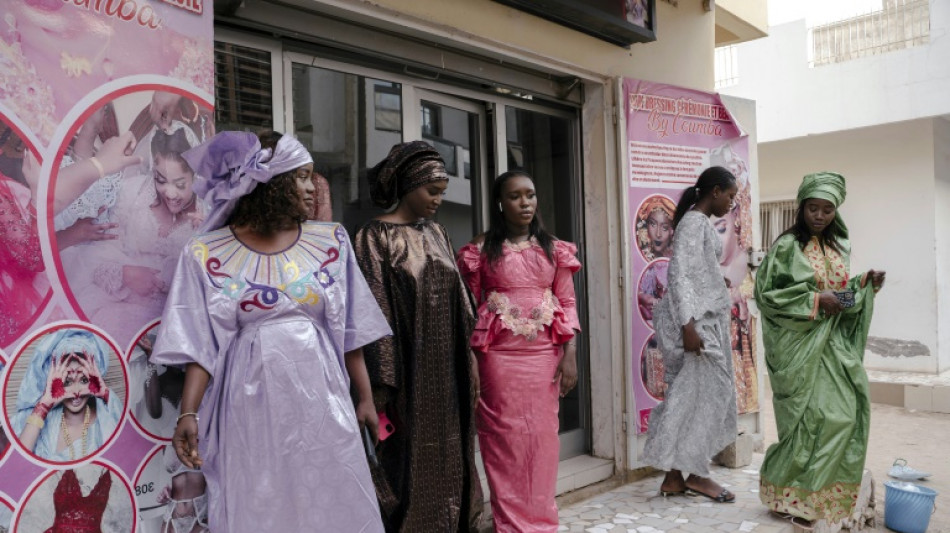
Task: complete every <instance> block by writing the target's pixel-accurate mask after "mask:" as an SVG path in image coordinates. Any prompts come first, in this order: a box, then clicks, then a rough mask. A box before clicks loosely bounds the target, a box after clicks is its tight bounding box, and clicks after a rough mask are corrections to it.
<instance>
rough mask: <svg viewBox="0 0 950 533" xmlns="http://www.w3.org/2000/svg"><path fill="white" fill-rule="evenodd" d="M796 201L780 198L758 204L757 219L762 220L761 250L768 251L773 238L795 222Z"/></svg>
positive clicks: (776, 237) (773, 240)
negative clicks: (758, 216)
mask: <svg viewBox="0 0 950 533" xmlns="http://www.w3.org/2000/svg"><path fill="white" fill-rule="evenodd" d="M797 212H798V202H796V201H795V200H781V201H778V202H762V203H760V204H759V215H760V218H759V220H761V221H762V243H761V244H762V250H764V251H768V249H769V248H771V247H772V243H773V242H775V239H778V237H779V235H781V234H782V232H784V231H785V230H787V229H788V228H790V227H792V224H794V223H795V215H796V213H797Z"/></svg>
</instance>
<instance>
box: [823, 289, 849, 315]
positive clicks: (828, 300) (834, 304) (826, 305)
mask: <svg viewBox="0 0 950 533" xmlns="http://www.w3.org/2000/svg"><path fill="white" fill-rule="evenodd" d="M818 307H819V308H821V310H822V311H824V312H825V315H827V316H835V315H837V314H838V313H840V312H841V311H842V309H844V306H842V305H841V301H839V300H838V297H837V296H835V293H834V292H832V291H824V292H822V293H821V294H819V295H818Z"/></svg>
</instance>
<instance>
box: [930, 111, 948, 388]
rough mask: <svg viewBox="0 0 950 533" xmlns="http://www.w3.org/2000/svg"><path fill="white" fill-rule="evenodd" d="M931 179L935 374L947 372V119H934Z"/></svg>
mask: <svg viewBox="0 0 950 533" xmlns="http://www.w3.org/2000/svg"><path fill="white" fill-rule="evenodd" d="M933 130H934V176H935V178H936V179H935V194H934V206H935V210H936V223H937V225H936V232H937V247H936V248H937V250H936V255H937V271H936V276H937V321H938V324H941V325H942V327H940V329H939V330H938V331H937V346H938V351H939V357H938V359H939V362H938V372H944V371H946V370H950V118H946V117H944V118H935V119H934V121H933Z"/></svg>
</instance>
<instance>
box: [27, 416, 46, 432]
mask: <svg viewBox="0 0 950 533" xmlns="http://www.w3.org/2000/svg"><path fill="white" fill-rule="evenodd" d="M26 423H27V424H29V425H31V426H34V427H36V428H37V429H43V426H45V425H46V422H44V421H43V419H42V418H40V417H38V416H36V415H30V416H28V417H26Z"/></svg>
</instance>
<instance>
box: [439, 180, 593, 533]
mask: <svg viewBox="0 0 950 533" xmlns="http://www.w3.org/2000/svg"><path fill="white" fill-rule="evenodd" d="M492 198H493V199H494V201H495V202H496V203H497V210H496V209H492V210H491V211H492V215H491V225H490V227H489V230H488V231H487V232H486V233H485V234H483V235H480V236H478V237H476V238H475V240H474V241H472V242H471V243H469V244H467V245H465V246H464V247H463V248H462V249H461V250H460V251H459V259H458V263H459V270H460V271H461V273H462V276H463V277H464V278H465V280H466V282H467V283H468V285H469V287H470V288H471V289H472V292H473V293H474V294H475V297H476V299H477V300H478V303H479V308H478V322H477V324H476V325H475V332H474V334H473V335H472V340H471V345H472V349H473V350H474V351H475V353H476V355H477V358H478V368H479V370H478V374H479V381H480V382H481V391H480V393H481V394H480V400H479V403H478V412H477V423H478V439H479V443H480V444H481V453H482V459H483V460H484V463H485V472H486V473H487V475H488V484H489V486H490V487H491V507H492V514H493V516H494V521H495V530H496V531H498V532H500V533H506V532H542V531H543V532H552V531H557V527H558V516H557V505H556V504H555V502H554V492H555V485H556V483H557V466H558V451H559V448H560V443H559V441H558V396H559V395H560V396H564V395H565V394H567V392H568V391H570V390H571V389H572V388H574V385H576V384H577V361H576V358H575V352H576V347H575V344H574V342H575V340H574V338H575V335H576V334H577V332H578V331H580V324H579V322H578V320H577V310H576V308H575V302H574V280H573V278H572V275H573V274H574V273H575V272H577V271H578V270H580V268H581V264H580V262H579V261H578V260H577V258H576V257H575V254H576V253H577V248H576V247H575V246H574V245H573V244H571V243H569V242H565V241H559V240H557V239H556V238H555V237H554V236H553V235H551V234H550V233H548V232H547V231H545V229H544V225H543V224H542V223H541V219H540V217H539V216H538V214H537V207H538V199H537V194H536V192H535V189H534V182H533V181H532V180H531V177H530V176H529V175H528V174H526V173H524V172H522V171H511V172H506V173H504V174H502V175H501V176H499V177H498V178H497V179H496V180H495V183H494V184H493V185H492Z"/></svg>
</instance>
